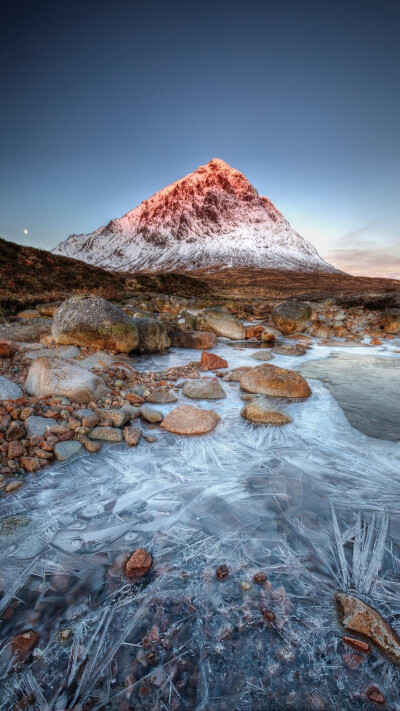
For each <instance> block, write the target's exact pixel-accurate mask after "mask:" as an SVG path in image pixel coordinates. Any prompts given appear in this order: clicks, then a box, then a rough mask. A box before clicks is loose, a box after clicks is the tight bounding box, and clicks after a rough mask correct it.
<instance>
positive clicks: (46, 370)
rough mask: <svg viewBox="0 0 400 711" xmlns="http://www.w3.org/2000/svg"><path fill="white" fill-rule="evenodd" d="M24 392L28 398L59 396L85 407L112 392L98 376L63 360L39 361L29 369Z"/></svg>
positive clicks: (38, 359) (48, 359) (45, 359)
mask: <svg viewBox="0 0 400 711" xmlns="http://www.w3.org/2000/svg"><path fill="white" fill-rule="evenodd" d="M25 388H26V391H27V393H29V395H36V396H40V395H44V396H46V395H60V396H62V397H67V398H69V399H70V400H71V401H72V402H79V403H82V404H86V403H89V402H91V401H92V400H99V399H100V398H102V397H105V395H107V394H108V393H109V392H110V391H109V389H108V388H107V387H106V385H105V383H104V380H102V378H100V377H99V376H98V375H95V374H94V373H92V372H91V371H90V370H85V369H84V368H80V367H79V366H78V365H76V363H73V362H72V361H69V360H64V359H63V358H37V360H35V361H34V362H33V363H32V365H31V367H30V368H29V371H28V375H27V378H26V382H25Z"/></svg>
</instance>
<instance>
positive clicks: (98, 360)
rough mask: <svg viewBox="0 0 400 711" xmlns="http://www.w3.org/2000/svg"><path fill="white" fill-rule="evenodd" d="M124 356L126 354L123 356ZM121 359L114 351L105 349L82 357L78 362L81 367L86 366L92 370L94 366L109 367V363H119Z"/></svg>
mask: <svg viewBox="0 0 400 711" xmlns="http://www.w3.org/2000/svg"><path fill="white" fill-rule="evenodd" d="M123 357H124V358H125V357H126V356H123ZM120 360H121V356H120V355H119V356H118V355H112V353H106V352H105V351H97V353H92V355H90V356H88V357H87V358H82V360H79V361H78V362H77V365H79V366H80V367H81V368H86V369H87V370H91V369H92V368H108V366H109V365H112V364H113V363H117V362H119V361H120Z"/></svg>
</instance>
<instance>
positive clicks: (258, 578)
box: [253, 573, 267, 585]
mask: <svg viewBox="0 0 400 711" xmlns="http://www.w3.org/2000/svg"><path fill="white" fill-rule="evenodd" d="M266 580H267V576H266V575H265V573H256V574H255V575H254V576H253V581H254V582H255V583H257V585H262V583H265V581H266Z"/></svg>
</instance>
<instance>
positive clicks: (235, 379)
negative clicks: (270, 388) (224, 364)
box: [222, 365, 251, 383]
mask: <svg viewBox="0 0 400 711" xmlns="http://www.w3.org/2000/svg"><path fill="white" fill-rule="evenodd" d="M248 370H251V367H250V366H248V365H242V366H240V367H239V368H233V370H230V371H229V373H225V375H224V377H223V378H222V380H223V381H224V383H239V382H240V378H241V377H242V375H243V373H247V371H248Z"/></svg>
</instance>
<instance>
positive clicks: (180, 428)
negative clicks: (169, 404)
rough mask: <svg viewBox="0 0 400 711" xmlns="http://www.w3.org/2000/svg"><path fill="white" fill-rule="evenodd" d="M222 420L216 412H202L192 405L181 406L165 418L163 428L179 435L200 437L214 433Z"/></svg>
mask: <svg viewBox="0 0 400 711" xmlns="http://www.w3.org/2000/svg"><path fill="white" fill-rule="evenodd" d="M219 420H220V418H219V416H218V415H217V413H216V412H214V410H202V409H200V408H198V407H192V406H191V405H180V406H179V407H176V408H175V409H174V410H172V411H171V412H170V413H168V415H167V416H166V417H164V420H163V422H162V423H161V425H160V426H161V427H162V428H163V429H165V430H167V431H168V432H173V433H174V434H179V435H200V434H205V433H206V432H212V430H214V429H215V427H216V426H217V424H218V422H219Z"/></svg>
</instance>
